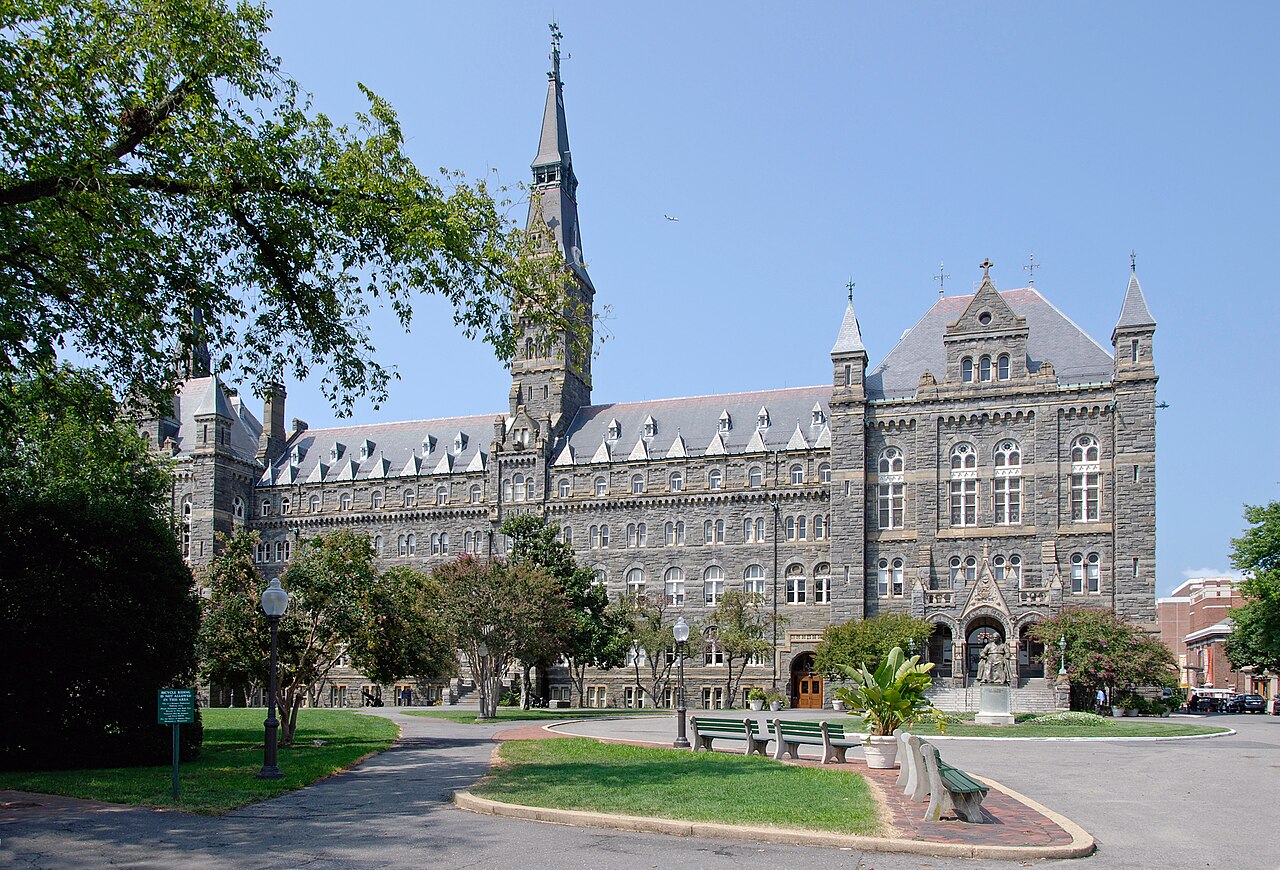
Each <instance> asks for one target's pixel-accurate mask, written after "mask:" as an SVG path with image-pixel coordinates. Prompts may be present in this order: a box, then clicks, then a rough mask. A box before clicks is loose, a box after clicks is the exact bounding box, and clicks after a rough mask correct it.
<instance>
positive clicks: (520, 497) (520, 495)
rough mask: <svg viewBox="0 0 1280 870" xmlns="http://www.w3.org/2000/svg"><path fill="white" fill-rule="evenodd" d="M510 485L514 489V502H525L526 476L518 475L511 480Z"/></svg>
mask: <svg viewBox="0 0 1280 870" xmlns="http://www.w3.org/2000/svg"><path fill="white" fill-rule="evenodd" d="M509 485H510V486H511V488H512V491H513V496H512V497H513V498H514V500H515V501H524V475H523V474H517V475H516V476H515V477H513V478H511V482H510V484H509Z"/></svg>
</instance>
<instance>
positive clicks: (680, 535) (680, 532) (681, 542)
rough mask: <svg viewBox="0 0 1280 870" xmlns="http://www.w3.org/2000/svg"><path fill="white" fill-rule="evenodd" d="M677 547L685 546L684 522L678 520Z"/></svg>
mask: <svg viewBox="0 0 1280 870" xmlns="http://www.w3.org/2000/svg"><path fill="white" fill-rule="evenodd" d="M676 546H678V547H683V546H684V521H683V520H676Z"/></svg>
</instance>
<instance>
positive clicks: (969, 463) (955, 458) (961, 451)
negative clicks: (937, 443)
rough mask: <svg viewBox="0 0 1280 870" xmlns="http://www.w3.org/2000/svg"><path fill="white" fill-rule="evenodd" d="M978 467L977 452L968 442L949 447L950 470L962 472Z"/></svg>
mask: <svg viewBox="0 0 1280 870" xmlns="http://www.w3.org/2000/svg"><path fill="white" fill-rule="evenodd" d="M977 467H978V451H977V450H976V449H975V448H974V446H973V444H971V443H970V442H968V441H960V442H958V443H956V444H954V445H952V447H951V470H952V471H963V470H967V469H970V468H977Z"/></svg>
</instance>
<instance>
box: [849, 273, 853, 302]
mask: <svg viewBox="0 0 1280 870" xmlns="http://www.w3.org/2000/svg"><path fill="white" fill-rule="evenodd" d="M848 289H849V304H850V305H852V304H853V279H852V278H850V279H849V285H848Z"/></svg>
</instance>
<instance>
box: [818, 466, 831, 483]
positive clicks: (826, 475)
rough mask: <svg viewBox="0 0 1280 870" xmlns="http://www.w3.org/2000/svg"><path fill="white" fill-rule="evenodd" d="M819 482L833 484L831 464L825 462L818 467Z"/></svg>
mask: <svg viewBox="0 0 1280 870" xmlns="http://www.w3.org/2000/svg"><path fill="white" fill-rule="evenodd" d="M818 480H820V481H821V482H822V483H830V482H831V463H830V462H824V463H822V464H821V465H819V466H818Z"/></svg>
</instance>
